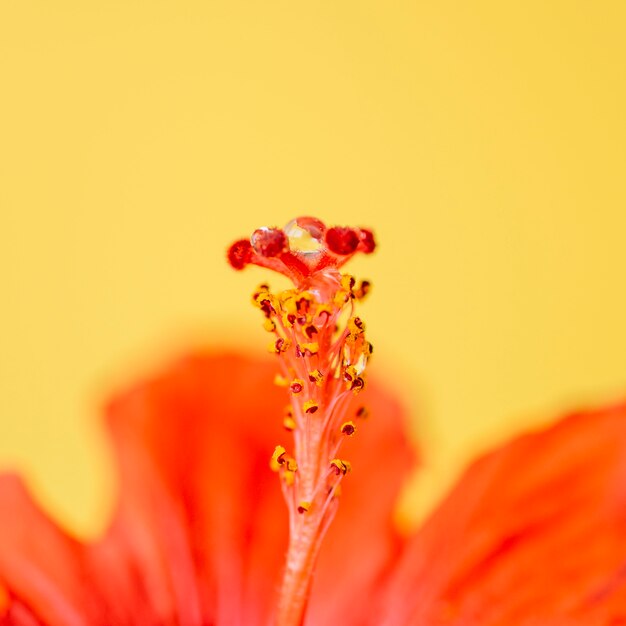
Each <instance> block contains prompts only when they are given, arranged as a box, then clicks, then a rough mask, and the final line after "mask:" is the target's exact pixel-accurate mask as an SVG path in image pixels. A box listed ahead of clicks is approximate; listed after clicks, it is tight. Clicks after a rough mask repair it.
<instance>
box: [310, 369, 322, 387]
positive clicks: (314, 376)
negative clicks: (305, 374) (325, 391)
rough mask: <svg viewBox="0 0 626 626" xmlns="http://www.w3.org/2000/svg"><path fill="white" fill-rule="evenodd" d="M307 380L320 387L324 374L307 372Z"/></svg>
mask: <svg viewBox="0 0 626 626" xmlns="http://www.w3.org/2000/svg"><path fill="white" fill-rule="evenodd" d="M309 380H310V381H311V382H312V383H315V384H316V385H318V386H321V384H322V381H323V380H324V374H322V372H320V371H319V370H313V371H312V372H309Z"/></svg>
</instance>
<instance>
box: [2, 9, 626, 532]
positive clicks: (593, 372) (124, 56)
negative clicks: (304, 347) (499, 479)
mask: <svg viewBox="0 0 626 626" xmlns="http://www.w3.org/2000/svg"><path fill="white" fill-rule="evenodd" d="M625 6H626V5H624V3H623V2H622V1H621V0H619V1H615V2H610V1H605V2H596V3H590V2H582V1H581V2H579V1H576V0H567V1H564V2H545V1H544V0H530V1H527V2H502V1H501V0H497V1H495V0H494V1H492V2H488V1H478V2H462V1H457V2H449V1H448V2H446V1H443V2H432V1H412V2H382V1H380V2H370V1H366V0H359V1H350V2H342V1H340V0H333V1H329V2H323V3H318V2H311V1H307V2H303V1H301V0H288V1H282V2H274V1H263V2H253V1H240V0H220V1H215V2H212V1H208V0H206V1H197V2H189V1H177V2H173V1H169V2H164V1H159V0H154V1H150V2H146V1H144V2H139V1H136V0H117V1H116V0H109V1H107V2H95V1H93V0H92V1H88V2H85V1H84V0H75V1H68V0H55V1H54V2H50V1H48V0H38V1H35V0H20V1H14V0H3V2H2V3H0V89H1V93H0V279H1V283H0V284H1V289H2V291H1V293H2V308H1V310H0V321H1V323H0V459H1V463H2V467H4V468H8V467H17V468H18V469H19V470H20V471H24V472H26V473H27V474H28V476H29V479H30V480H31V481H32V484H33V485H34V487H35V488H36V490H37V492H38V493H39V494H40V496H41V497H42V498H43V499H44V501H45V502H46V503H47V504H48V505H49V506H51V507H53V508H54V510H55V511H56V512H57V514H58V515H59V516H60V517H61V518H62V519H63V520H64V521H65V522H67V523H69V524H70V525H71V526H72V527H73V528H74V529H78V530H79V531H81V532H94V531H95V530H97V529H98V528H99V527H100V526H101V525H102V523H103V520H104V516H105V513H106V511H107V510H108V507H109V506H110V502H111V497H112V490H113V486H112V484H111V478H110V475H109V473H108V472H109V466H108V464H109V457H108V451H107V448H106V446H105V444H104V443H103V440H102V433H101V431H100V427H99V422H98V419H97V411H98V406H99V404H100V403H101V401H102V399H103V398H105V397H106V396H107V394H108V393H109V392H110V391H111V389H113V388H117V387H118V386H119V385H120V384H121V383H123V382H124V381H128V380H129V379H132V378H133V377H136V376H137V375H138V373H139V372H144V371H146V370H149V369H150V368H153V367H155V366H156V364H158V363H161V362H163V361H165V360H166V359H167V356H168V355H171V354H173V353H175V352H176V351H177V350H178V349H180V348H182V347H183V346H185V345H189V343H190V342H191V343H193V342H196V341H199V340H203V341H209V342H215V341H221V342H222V343H233V342H235V343H238V345H243V346H245V349H246V350H248V351H250V352H251V353H261V352H263V350H264V349H265V341H266V337H265V335H264V334H263V332H262V331H261V330H259V322H260V321H259V318H258V312H257V311H254V310H253V309H252V308H251V307H250V306H249V300H248V298H249V293H250V292H251V290H252V288H253V287H254V286H255V285H256V283H257V281H258V280H259V276H260V275H259V274H257V273H256V272H255V271H251V272H246V273H241V274H235V273H233V272H231V271H230V270H229V268H228V267H227V266H226V265H225V263H224V260H223V253H224V248H225V246H226V245H227V244H228V243H229V242H230V241H232V240H233V239H235V238H238V237H240V236H245V235H247V234H249V233H250V232H251V231H252V230H253V229H254V228H255V227H258V226H261V225H275V224H278V225H282V224H284V223H285V222H286V221H287V220H288V219H289V218H290V217H293V216H295V215H298V214H307V213H311V214H316V215H318V216H319V217H321V218H323V219H325V220H327V221H328V222H330V223H338V224H362V225H371V226H372V227H374V228H375V230H376V232H377V235H378V239H379V242H380V251H379V253H378V254H377V255H376V256H375V257H368V258H365V259H362V260H360V261H359V262H358V263H355V265H354V272H355V273H357V274H360V275H366V276H367V277H369V278H371V279H372V280H373V282H374V291H373V293H372V297H371V299H370V301H369V302H368V303H367V304H366V306H365V307H364V310H363V311H362V313H363V316H364V318H365V319H366V320H367V322H368V327H369V332H370V337H371V339H372V341H373V342H374V344H375V346H376V349H377V351H376V357H377V358H376V361H377V363H378V369H379V372H380V370H383V369H384V370H386V375H387V376H388V377H389V378H391V379H393V381H394V384H395V385H396V386H397V387H398V388H399V389H400V390H401V392H403V393H404V394H405V397H406V398H407V403H408V404H409V405H410V407H411V410H412V413H413V417H412V419H413V423H414V425H415V428H414V434H415V436H416V437H417V436H418V434H419V437H420V438H421V439H422V441H423V442H424V448H425V451H426V457H427V463H428V470H427V471H426V473H425V474H424V475H423V477H422V478H421V479H419V480H416V481H414V483H413V485H412V489H411V491H410V493H409V496H408V499H407V501H406V502H405V508H406V510H407V511H412V512H415V511H416V510H423V508H424V507H426V506H427V505H428V504H429V503H431V502H432V501H433V499H436V498H437V497H438V495H439V494H440V493H441V492H442V490H443V489H444V488H445V487H446V486H447V485H448V484H449V482H450V481H451V480H452V478H453V476H454V475H455V474H456V473H457V472H458V471H459V470H460V468H461V466H462V465H463V464H464V463H466V461H467V460H468V459H469V458H470V457H471V456H472V455H474V454H475V453H477V452H478V451H480V450H484V449H486V448H488V447H489V446H491V445H493V444H494V443H496V442H498V441H502V440H503V439H504V438H506V437H507V436H509V435H510V434H511V433H515V432H519V431H520V430H522V429H524V428H526V427H528V425H530V424H537V423H539V422H543V421H546V420H548V419H550V418H552V417H553V416H555V415H556V414H558V412H560V411H561V410H565V409H568V408H575V407H578V406H580V405H584V404H588V403H595V402H603V401H607V400H612V399H615V398H617V397H619V396H620V395H621V394H623V393H624V389H625V382H626V368H625V363H626V323H625V322H626V296H625V294H624V272H625V270H626V209H625V200H626V188H625V184H624V172H625V166H626V158H625V157H626V148H625V146H626V122H625V115H624V111H625V110H626V81H625V80H624V73H625V62H626V27H625V24H626V9H625V8H624V7H625ZM379 417H380V418H381V419H382V417H381V416H379ZM528 462H529V463H532V459H528ZM520 470H523V468H520ZM416 507H417V508H416Z"/></svg>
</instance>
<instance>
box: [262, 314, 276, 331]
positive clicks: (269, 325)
mask: <svg viewBox="0 0 626 626" xmlns="http://www.w3.org/2000/svg"><path fill="white" fill-rule="evenodd" d="M263 328H265V330H266V331H267V332H268V333H272V332H274V331H275V330H276V322H274V320H272V319H270V318H269V317H268V318H266V319H265V321H264V322H263Z"/></svg>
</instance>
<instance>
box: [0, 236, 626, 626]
mask: <svg viewBox="0 0 626 626" xmlns="http://www.w3.org/2000/svg"><path fill="white" fill-rule="evenodd" d="M340 231H341V232H337V231H335V235H336V236H337V241H336V242H335V241H333V243H332V246H335V247H334V249H335V250H337V251H338V252H337V254H343V252H345V251H346V250H348V249H350V250H349V254H351V253H352V252H354V251H355V248H356V247H358V245H360V244H359V243H358V242H357V244H356V246H354V245H353V244H354V238H353V237H352V236H351V235H350V233H349V232H348V229H340ZM352 232H355V233H356V234H357V235H358V234H359V232H369V231H357V230H354V229H353V231H352ZM335 235H333V237H334V236H335ZM365 238H367V240H368V241H369V235H366V236H363V237H362V238H361V239H360V241H361V242H363V241H364V240H365ZM275 241H276V238H275V237H274V235H272V236H271V237H270V238H269V239H267V240H265V242H264V244H263V245H264V246H270V247H269V248H266V247H264V248H263V250H264V251H265V252H268V250H269V251H270V252H276V253H277V254H283V253H284V242H283V243H280V242H279V243H280V245H278V246H276V247H275V249H272V248H271V245H270V244H272V242H275ZM372 242H373V240H372ZM327 245H329V249H331V250H332V249H333V248H332V247H331V246H330V242H329V241H328V240H327ZM342 246H343V247H342ZM243 247H244V248H245V246H243ZM231 252H232V249H231ZM254 253H256V254H258V251H255V252H254ZM254 253H253V252H250V251H249V250H248V251H245V255H250V254H254ZM275 257H276V255H275V254H272V255H270V256H269V257H268V258H270V259H274V258H275ZM250 258H251V257H247V258H246V262H249V261H250ZM301 270H302V267H300V268H299V270H298V271H301ZM305 282H306V281H305ZM317 287H318V288H319V289H325V288H326V287H328V288H329V289H330V287H329V283H326V282H324V284H323V285H321V286H320V284H317ZM307 288H308V287H307ZM350 289H358V288H356V287H355V286H354V285H350ZM330 292H333V293H336V292H335V291H333V289H330ZM264 300H268V301H269V303H270V304H272V302H273V301H272V300H271V298H270V296H269V295H266V296H264V298H261V299H260V301H259V298H256V301H257V304H258V305H259V306H260V308H261V310H263V311H264V310H265V309H266V308H267V305H265V304H263V302H264ZM283 304H284V302H283ZM281 306H282V305H281ZM288 306H291V305H288ZM342 306H343V304H342ZM274 313H277V311H276V309H275V310H274ZM275 318H276V316H275V315H274V314H271V315H269V316H267V319H269V320H270V321H272V322H273V321H274V320H275ZM315 323H319V321H318V322H315ZM308 325H309V323H308V321H306V322H303V323H302V324H301V332H302V333H304V335H308V334H316V335H318V337H316V340H317V342H318V344H319V346H318V347H319V351H318V352H314V351H313V350H309V354H308V355H305V352H304V351H301V356H299V357H295V356H293V355H295V354H296V352H297V350H296V346H295V345H294V346H292V347H291V348H289V350H293V352H288V351H285V352H281V351H280V350H279V351H277V354H278V355H279V356H278V358H279V359H285V358H292V357H293V358H298V359H302V361H303V362H305V360H307V359H308V360H309V361H307V363H308V364H314V363H313V361H314V360H316V361H315V363H319V364H320V367H319V368H318V367H315V368H310V369H311V372H313V374H312V376H311V377H310V378H305V377H304V376H300V375H298V376H291V378H293V379H294V380H298V381H299V382H298V385H299V386H296V388H295V389H294V388H293V386H292V385H291V384H289V382H290V381H287V383H288V386H289V388H288V390H287V391H286V390H285V389H281V388H279V387H277V386H274V385H272V381H273V379H274V376H275V364H273V363H271V362H266V361H259V360H254V359H251V358H248V357H243V356H241V355H237V354H235V353H223V354H194V355H191V356H187V357H185V358H183V359H181V360H179V361H177V362H176V363H174V364H173V365H172V366H171V367H169V368H167V369H166V370H165V371H164V372H162V373H161V374H158V375H156V376H154V377H153V378H151V379H149V380H146V381H143V382H141V383H139V384H137V385H135V386H134V387H132V388H130V389H129V390H127V391H126V392H124V393H122V394H120V395H118V396H117V397H116V398H115V399H114V400H113V401H112V402H111V403H110V405H109V407H108V410H107V420H108V424H109V427H110V432H111V435H112V439H113V442H114V445H115V451H116V456H117V461H118V466H119V485H120V488H119V490H120V493H119V501H118V506H117V509H116V512H115V516H114V519H113V521H112V523H111V525H110V528H109V530H108V532H107V533H106V535H105V536H104V537H103V538H102V539H101V540H99V541H97V542H95V543H93V544H83V543H81V542H80V541H77V540H76V539H75V538H73V537H71V536H69V535H68V534H67V533H66V532H64V531H63V530H62V529H60V528H59V527H58V526H57V525H56V524H55V523H54V522H53V521H52V520H51V519H50V518H49V517H48V516H47V515H46V513H45V512H43V511H41V509H40V508H39V507H38V506H37V504H35V503H34V502H33V500H32V499H31V497H30V496H29V494H28V492H27V490H26V489H25V487H24V486H23V483H22V482H21V480H20V479H19V478H17V477H15V476H3V477H1V478H0V625H2V626H9V625H10V626H37V625H41V624H43V625H46V626H105V625H106V626H131V625H132V626H209V625H216V626H231V625H234V626H237V625H244V626H257V625H258V626H265V625H266V624H270V623H273V622H279V623H285V624H286V623H293V624H297V623H299V621H291V622H289V620H290V619H291V617H290V616H292V615H295V613H292V612H291V607H292V605H291V604H290V602H291V601H292V600H293V601H294V603H293V606H296V605H297V604H298V602H296V601H295V599H294V598H292V597H291V596H289V594H286V591H285V590H286V589H288V590H289V589H292V590H295V591H293V593H299V592H300V591H301V588H300V587H299V586H298V584H296V585H295V586H290V582H289V580H290V579H289V576H288V575H284V576H283V569H284V558H285V554H286V553H287V554H288V555H289V554H291V553H292V549H293V545H292V544H293V539H294V531H298V529H299V528H302V527H305V528H306V527H307V526H306V524H307V523H309V522H307V521H306V520H314V521H315V524H317V522H324V521H328V520H331V519H332V517H333V515H334V513H335V511H336V508H337V507H336V506H335V504H336V503H337V502H338V500H337V499H336V498H337V497H338V495H339V494H338V489H337V490H336V489H335V487H336V486H338V482H337V481H339V480H343V479H344V478H345V480H346V483H345V485H344V486H345V488H344V489H343V494H342V495H341V497H340V507H339V511H338V513H337V515H336V516H335V519H334V521H333V523H332V524H330V523H329V524H323V526H324V527H323V528H317V526H316V525H315V524H314V525H313V526H311V527H310V528H313V529H314V530H315V532H314V533H313V534H314V535H315V537H317V536H318V535H319V537H324V536H325V539H324V542H323V544H322V545H321V550H320V552H319V559H317V566H316V567H315V577H314V581H313V584H312V587H310V585H309V583H310V578H306V577H305V578H306V580H305V585H304V593H305V604H306V605H307V614H306V615H307V617H306V621H305V623H306V624H307V626H326V625H329V624H339V623H341V624H346V626H357V625H358V626H361V625H364V626H365V625H371V626H374V625H376V626H412V625H415V626H438V625H441V624H450V625H457V626H471V625H479V624H480V625H481V626H505V625H507V626H508V625H518V624H519V625H522V626H525V625H527V626H533V625H540V626H543V625H550V626H552V625H555V626H556V625H558V626H573V625H585V626H595V625H598V626H600V625H614V626H615V625H617V624H626V405H619V406H615V407H610V408H606V409H602V410H599V411H589V412H582V413H578V414H575V415H571V416H569V417H567V418H565V419H563V420H562V421H560V422H558V423H557V424H556V425H555V426H553V427H551V428H549V429H547V430H544V431H542V432H538V433H535V434H530V435H526V436H523V437H520V438H518V439H516V440H514V441H513V442H512V443H510V444H508V445H506V446H504V447H503V448H501V449H499V450H497V451H495V452H493V453H491V454H489V455H487V456H485V457H483V458H482V459H480V460H479V461H477V462H476V463H474V464H473V465H472V466H471V467H470V468H469V469H468V470H467V472H466V473H465V474H464V476H462V478H461V479H460V481H459V483H458V485H457V486H456V487H455V488H454V489H453V491H452V492H451V494H450V495H449V496H448V498H447V499H446V500H445V501H444V502H443V504H442V505H441V506H439V508H438V509H437V510H436V511H435V512H434V513H433V514H432V515H431V517H430V519H429V520H427V521H426V523H425V524H424V525H423V526H422V527H421V528H420V529H419V530H418V531H417V532H416V533H415V534H413V535H412V536H410V537H402V536H401V535H400V534H399V533H398V531H397V530H396V529H395V527H394V525H393V521H392V508H393V505H394V502H395V500H396V498H397V496H398V492H399V490H400V488H401V485H402V483H403V481H404V479H405V478H406V476H407V474H408V472H410V470H411V467H412V464H413V462H414V457H413V453H412V451H411V450H410V449H409V447H408V446H407V443H406V438H405V437H404V433H403V418H402V411H401V409H400V406H399V405H398V403H397V402H396V401H395V400H394V399H393V398H392V397H390V396H389V395H387V394H386V393H385V391H384V390H383V389H380V388H377V387H376V386H375V385H372V386H371V387H368V389H367V390H366V391H365V392H363V393H364V394H368V397H367V402H368V406H369V408H370V410H371V414H372V418H371V419H367V420H366V421H363V420H364V415H363V412H362V411H361V410H360V408H361V406H362V402H361V400H362V396H361V389H362V386H360V385H357V386H356V387H354V386H353V379H350V380H349V379H347V378H345V376H343V375H344V374H345V371H347V370H348V369H349V368H350V367H354V366H353V365H351V364H349V363H347V364H346V363H344V364H343V365H341V366H339V365H338V367H337V371H335V372H334V374H337V375H338V376H339V378H338V380H341V382H342V386H341V387H340V386H338V385H336V384H335V383H332V384H331V383H330V382H328V381H329V379H330V378H329V376H328V370H327V369H325V368H324V367H323V356H324V354H327V353H326V352H325V349H323V345H324V341H325V339H324V332H325V331H324V329H323V328H322V327H321V326H319V327H318V329H317V332H316V333H313V331H309V332H307V330H306V328H307V327H308ZM268 326H271V324H269V325H268ZM355 328H356V329H358V330H359V331H361V330H362V328H361V327H360V325H359V324H358V323H357V324H356V326H355ZM270 332H274V330H271V331H270ZM298 332H300V331H298ZM348 335H352V339H348V340H347V341H348V342H349V349H348V350H347V352H346V351H344V350H343V347H342V354H347V355H348V356H347V357H346V358H347V359H348V361H350V360H353V359H357V358H360V356H359V355H363V354H365V353H366V352H368V351H367V349H366V346H365V342H364V339H363V337H362V336H361V335H360V333H359V334H358V337H357V333H356V330H354V328H353V329H352V330H350V329H348V331H347V334H346V335H345V337H348ZM296 343H297V342H296ZM308 343H311V342H308ZM333 345H334V344H333ZM289 355H291V357H290V356H289ZM320 355H321V356H320ZM275 358H276V357H275ZM281 362H283V361H281ZM294 363H295V364H293V366H294V367H296V366H298V365H297V363H300V361H298V362H294ZM318 369H319V373H320V374H322V375H325V378H322V379H320V377H319V375H318V373H317V370H318ZM350 371H351V370H350ZM286 373H287V374H294V372H292V371H290V370H289V367H288V368H287V370H286ZM295 374H298V372H295ZM334 374H333V376H334ZM361 374H362V373H359V374H358V377H360V376H361ZM320 380H323V381H326V382H323V384H322V385H319V381H320ZM283 382H284V381H283ZM327 385H331V387H328V386H327ZM316 390H317V391H316ZM320 390H321V391H320ZM324 390H325V391H324ZM343 390H347V391H349V394H348V395H347V396H341V397H342V398H345V403H343V404H342V410H341V412H340V413H341V414H337V415H336V416H335V417H336V418H337V420H335V421H337V424H336V426H337V429H338V431H339V433H340V435H341V437H343V438H342V439H341V440H340V441H341V457H337V456H336V455H334V454H333V455H330V456H332V458H330V457H329V458H328V461H329V465H328V468H327V470H328V471H326V472H325V473H324V474H323V477H322V478H320V481H321V482H320V483H319V484H321V485H326V486H329V485H330V487H332V489H330V490H328V491H327V492H323V495H324V497H323V498H322V497H321V495H320V491H319V485H318V486H317V487H315V486H314V488H313V491H312V492H311V494H312V495H311V497H310V498H309V499H307V500H306V501H304V500H302V499H301V498H299V495H301V494H304V493H306V491H304V490H305V489H306V485H307V480H306V476H300V475H299V472H303V473H304V474H306V471H309V470H307V469H306V462H307V461H306V459H304V457H302V454H303V453H305V452H306V453H310V452H311V451H312V450H313V449H315V451H317V452H318V453H320V454H321V452H322V449H321V448H319V446H318V447H317V448H312V447H311V446H312V445H313V444H311V443H310V442H309V443H308V444H305V443H302V441H301V444H302V445H301V446H300V448H297V446H296V448H297V449H295V448H294V449H295V452H296V454H295V455H294V457H293V458H292V457H290V456H289V452H288V450H287V448H286V447H282V446H280V447H279V448H277V449H276V444H277V442H280V441H283V440H284V438H285V434H286V431H285V428H284V427H283V425H282V424H280V419H277V416H280V415H282V414H283V411H284V405H285V394H286V393H287V394H289V395H290V396H291V397H292V399H294V402H297V403H298V404H294V405H293V406H294V407H296V409H297V408H298V407H300V409H301V411H300V412H298V410H296V409H294V410H293V412H291V413H290V414H289V415H288V416H287V417H288V420H291V422H289V421H287V422H286V426H288V431H292V432H293V433H294V435H296V436H298V434H299V433H298V428H302V427H303V424H305V423H306V424H308V425H309V426H310V427H314V424H315V422H313V421H312V420H321V419H322V416H324V415H326V418H328V415H329V407H328V405H327V402H328V398H329V397H330V396H329V395H328V394H331V395H332V394H343V393H344V391H343ZM303 394H304V395H305V396H306V397H303ZM332 397H333V398H334V397H335V396H332ZM311 401H313V402H315V403H316V405H317V407H318V410H316V411H314V412H313V413H310V412H307V410H306V409H304V404H305V403H306V402H311ZM308 406H309V407H310V406H312V405H308ZM352 416H353V417H354V419H343V418H344V417H348V418H350V417H352ZM303 419H304V420H307V419H308V420H311V421H309V422H306V421H305V422H303V421H302V420H303ZM333 419H334V418H333ZM331 421H332V420H331ZM332 424H333V425H335V422H334V421H333V422H332ZM311 425H313V426H311ZM357 431H358V432H357ZM355 433H356V434H355ZM287 434H288V433H287ZM300 434H301V433H300ZM335 435H336V436H333V437H334V438H332V440H333V441H339V440H338V439H337V437H339V434H337V433H335ZM351 435H354V436H351ZM307 446H308V447H307ZM273 450H275V453H274V456H273V457H272V451H273ZM334 450H335V448H332V449H326V448H324V450H323V452H324V454H326V453H330V452H334ZM307 451H308V452H307ZM270 457H272V459H273V461H274V463H275V467H274V469H277V470H278V472H279V476H280V480H276V475H275V474H274V473H272V472H271V471H270V470H269V468H268V461H269V460H270ZM322 457H323V458H325V457H324V455H323V454H322ZM315 458H316V459H317V458H318V457H315ZM320 458H321V457H320ZM346 458H349V459H350V461H349V462H348V461H346ZM303 463H304V467H305V469H303ZM350 467H353V468H354V471H352V472H350V474H349V476H347V477H346V474H347V473H348V471H349V469H350ZM290 472H291V473H292V474H296V476H297V478H296V476H292V475H291V474H290ZM292 479H293V480H292ZM281 489H282V491H283V493H282V494H281ZM283 496H284V497H285V498H286V499H287V502H288V505H289V510H290V518H289V524H288V519H287V516H286V515H285V511H284V509H285V503H284V502H283ZM296 496H297V497H296ZM290 498H292V500H290ZM290 502H291V504H290ZM323 507H327V508H323ZM299 509H302V510H301V511H300V510H299ZM294 520H296V521H294ZM298 520H305V521H301V522H298ZM298 523H301V524H303V525H304V526H298ZM311 523H313V522H311ZM289 525H290V526H291V534H292V537H291V539H290V536H289V534H290V529H289ZM326 526H328V528H326ZM326 530H327V532H325V531H326ZM315 533H317V534H315ZM295 536H296V538H298V533H297V532H295ZM300 543H301V542H300ZM299 545H300V544H299ZM315 545H316V546H317V544H315ZM317 547H319V546H317ZM316 555H317V553H315V554H314V555H313V561H315V558H314V557H315V556H316ZM288 570H289V566H287V571H288ZM305 570H306V571H307V572H308V570H307V568H306V567H305V568H303V569H302V570H298V571H299V572H303V571H305ZM306 576H308V573H307V574H306ZM281 579H282V583H281ZM296 579H297V581H296V582H298V583H299V581H300V579H299V578H298V576H296ZM285 607H287V608H285ZM298 619H299V618H298Z"/></svg>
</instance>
